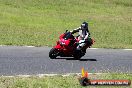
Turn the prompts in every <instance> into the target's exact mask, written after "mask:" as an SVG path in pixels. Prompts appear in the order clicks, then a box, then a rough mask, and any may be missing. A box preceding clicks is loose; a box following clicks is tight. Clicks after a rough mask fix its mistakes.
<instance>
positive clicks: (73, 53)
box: [49, 30, 94, 59]
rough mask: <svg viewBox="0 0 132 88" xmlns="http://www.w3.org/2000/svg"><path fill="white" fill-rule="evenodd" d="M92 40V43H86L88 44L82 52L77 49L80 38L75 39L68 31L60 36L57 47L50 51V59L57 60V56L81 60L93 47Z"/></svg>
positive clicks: (92, 41)
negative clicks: (88, 49) (87, 50)
mask: <svg viewBox="0 0 132 88" xmlns="http://www.w3.org/2000/svg"><path fill="white" fill-rule="evenodd" d="M90 40H91V42H89V41H85V42H87V43H86V45H85V46H84V47H83V48H82V49H81V50H77V49H76V48H77V46H78V44H79V40H78V38H77V37H74V36H73V34H72V33H71V32H69V31H68V30H66V32H65V33H63V34H61V35H60V36H59V40H58V41H57V43H56V45H55V46H54V47H53V48H52V49H51V50H50V52H49V57H50V58H51V59H55V58H56V57H57V56H60V57H74V58H75V59H80V58H81V57H82V56H84V55H85V53H86V49H87V48H90V47H91V46H92V45H93V43H94V40H93V39H90Z"/></svg>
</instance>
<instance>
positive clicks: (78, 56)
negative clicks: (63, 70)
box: [74, 50, 82, 60]
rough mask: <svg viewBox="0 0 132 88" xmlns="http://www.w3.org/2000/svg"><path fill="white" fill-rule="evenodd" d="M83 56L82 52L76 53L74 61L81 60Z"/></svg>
mask: <svg viewBox="0 0 132 88" xmlns="http://www.w3.org/2000/svg"><path fill="white" fill-rule="evenodd" d="M81 57H82V55H81V52H80V51H77V50H76V51H75V54H74V59H78V60H79V59H81Z"/></svg>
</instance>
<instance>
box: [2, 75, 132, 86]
mask: <svg viewBox="0 0 132 88" xmlns="http://www.w3.org/2000/svg"><path fill="white" fill-rule="evenodd" d="M89 76H90V77H89V78H90V79H129V80H132V74H113V73H112V74H110V73H108V74H90V75H89ZM78 77H79V76H76V75H70V76H65V77H62V76H61V75H57V76H44V77H37V76H30V77H18V76H15V77H0V88H84V87H82V86H81V85H80V84H79V81H78ZM106 87H107V88H124V86H96V88H106ZM131 87H132V86H131V85H130V86H125V88H131ZM87 88H95V86H88V87H87Z"/></svg>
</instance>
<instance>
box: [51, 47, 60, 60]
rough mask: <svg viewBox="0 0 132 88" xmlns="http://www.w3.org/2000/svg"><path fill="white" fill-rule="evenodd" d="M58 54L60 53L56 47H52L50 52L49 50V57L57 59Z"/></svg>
mask: <svg viewBox="0 0 132 88" xmlns="http://www.w3.org/2000/svg"><path fill="white" fill-rule="evenodd" d="M58 54H59V52H58V50H57V49H55V48H52V49H51V50H50V52H49V57H50V58H51V59H55V58H56V57H57V56H58Z"/></svg>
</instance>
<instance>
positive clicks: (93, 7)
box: [0, 0, 132, 48]
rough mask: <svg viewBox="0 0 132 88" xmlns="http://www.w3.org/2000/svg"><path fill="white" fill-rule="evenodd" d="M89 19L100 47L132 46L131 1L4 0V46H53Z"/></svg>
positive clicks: (0, 19)
mask: <svg viewBox="0 0 132 88" xmlns="http://www.w3.org/2000/svg"><path fill="white" fill-rule="evenodd" d="M83 21H88V22H89V26H90V29H91V30H90V32H91V35H92V37H94V38H95V40H96V43H95V45H94V46H93V47H98V48H132V2H131V0H48V1H47V0H0V45H33V46H53V45H55V42H56V40H58V36H59V35H60V34H61V33H63V32H64V31H65V30H66V29H69V30H72V29H74V28H76V27H78V26H80V24H81V23H82V22H83Z"/></svg>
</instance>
